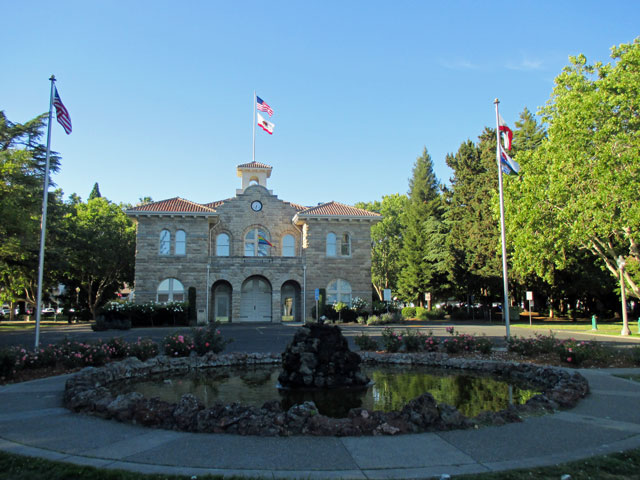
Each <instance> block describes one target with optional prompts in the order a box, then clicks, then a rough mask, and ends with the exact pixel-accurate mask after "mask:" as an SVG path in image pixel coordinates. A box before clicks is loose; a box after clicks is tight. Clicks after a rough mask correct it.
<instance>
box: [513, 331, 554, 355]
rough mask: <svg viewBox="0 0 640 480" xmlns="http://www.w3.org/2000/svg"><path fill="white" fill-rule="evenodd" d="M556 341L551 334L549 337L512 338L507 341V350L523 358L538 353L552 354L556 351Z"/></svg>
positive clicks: (537, 335)
mask: <svg viewBox="0 0 640 480" xmlns="http://www.w3.org/2000/svg"><path fill="white" fill-rule="evenodd" d="M558 343H559V342H558V340H557V339H556V338H555V335H554V334H553V332H550V334H549V335H541V334H539V333H538V334H536V335H535V337H533V338H524V337H518V336H513V337H509V338H508V339H507V349H508V350H509V351H510V352H514V353H518V354H520V355H522V356H525V357H532V356H534V355H538V354H540V353H554V352H556V351H557V349H558Z"/></svg>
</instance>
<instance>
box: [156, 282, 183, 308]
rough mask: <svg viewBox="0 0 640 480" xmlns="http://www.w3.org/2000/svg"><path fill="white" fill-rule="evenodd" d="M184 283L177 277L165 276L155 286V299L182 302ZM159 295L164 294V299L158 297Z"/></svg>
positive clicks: (160, 301) (164, 301)
mask: <svg viewBox="0 0 640 480" xmlns="http://www.w3.org/2000/svg"><path fill="white" fill-rule="evenodd" d="M184 292H185V290H184V285H183V284H182V282H181V281H180V280H178V279H177V278H165V279H164V280H162V281H161V282H160V283H159V284H158V288H156V301H157V302H158V303H167V302H184V301H185V296H184ZM161 295H166V296H167V298H166V299H164V298H163V299H162V300H161V299H160V296H161Z"/></svg>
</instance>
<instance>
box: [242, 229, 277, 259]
mask: <svg viewBox="0 0 640 480" xmlns="http://www.w3.org/2000/svg"><path fill="white" fill-rule="evenodd" d="M271 247H273V245H272V244H271V242H270V241H269V234H268V233H267V232H265V231H264V230H261V229H259V228H254V229H252V230H249V232H247V235H246V236H245V237H244V256H245V257H268V256H269V252H270V250H269V249H270V248H271Z"/></svg>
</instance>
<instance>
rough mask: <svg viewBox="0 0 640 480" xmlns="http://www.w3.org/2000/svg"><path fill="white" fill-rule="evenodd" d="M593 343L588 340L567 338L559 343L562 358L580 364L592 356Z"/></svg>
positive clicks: (559, 353)
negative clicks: (579, 340)
mask: <svg viewBox="0 0 640 480" xmlns="http://www.w3.org/2000/svg"><path fill="white" fill-rule="evenodd" d="M590 350H591V345H590V344H589V343H588V342H578V341H577V340H573V339H571V340H566V341H564V342H561V343H560V344H559V345H558V355H559V356H560V360H561V361H562V362H565V363H569V364H571V365H575V366H577V365H580V364H581V363H582V362H584V361H585V360H587V359H588V358H590V357H591V352H590Z"/></svg>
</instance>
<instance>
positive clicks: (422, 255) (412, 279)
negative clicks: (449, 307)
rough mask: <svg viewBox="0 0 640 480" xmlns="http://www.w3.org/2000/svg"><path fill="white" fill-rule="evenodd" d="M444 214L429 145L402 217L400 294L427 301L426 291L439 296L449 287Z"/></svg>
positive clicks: (416, 168) (412, 181)
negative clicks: (402, 237) (428, 150)
mask: <svg viewBox="0 0 640 480" xmlns="http://www.w3.org/2000/svg"><path fill="white" fill-rule="evenodd" d="M443 214H444V203H443V201H442V196H441V195H440V185H439V182H438V180H437V178H436V176H435V174H434V172H433V162H432V161H431V156H430V155H429V153H428V152H427V149H426V148H425V149H424V151H423V153H422V155H421V156H420V157H418V158H417V160H416V163H415V165H414V168H413V176H412V178H411V179H410V180H409V202H408V204H407V207H406V210H405V213H404V214H403V218H402V223H403V226H404V244H403V246H402V265H403V267H402V271H401V272H400V275H399V278H398V288H399V291H400V295H401V296H402V297H404V298H405V299H406V300H407V301H411V302H413V303H415V304H418V305H424V293H427V292H429V293H431V294H432V297H435V296H438V295H441V294H442V292H443V291H444V290H446V288H447V282H446V268H445V267H446V249H445V239H446V231H445V225H444V223H443Z"/></svg>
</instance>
